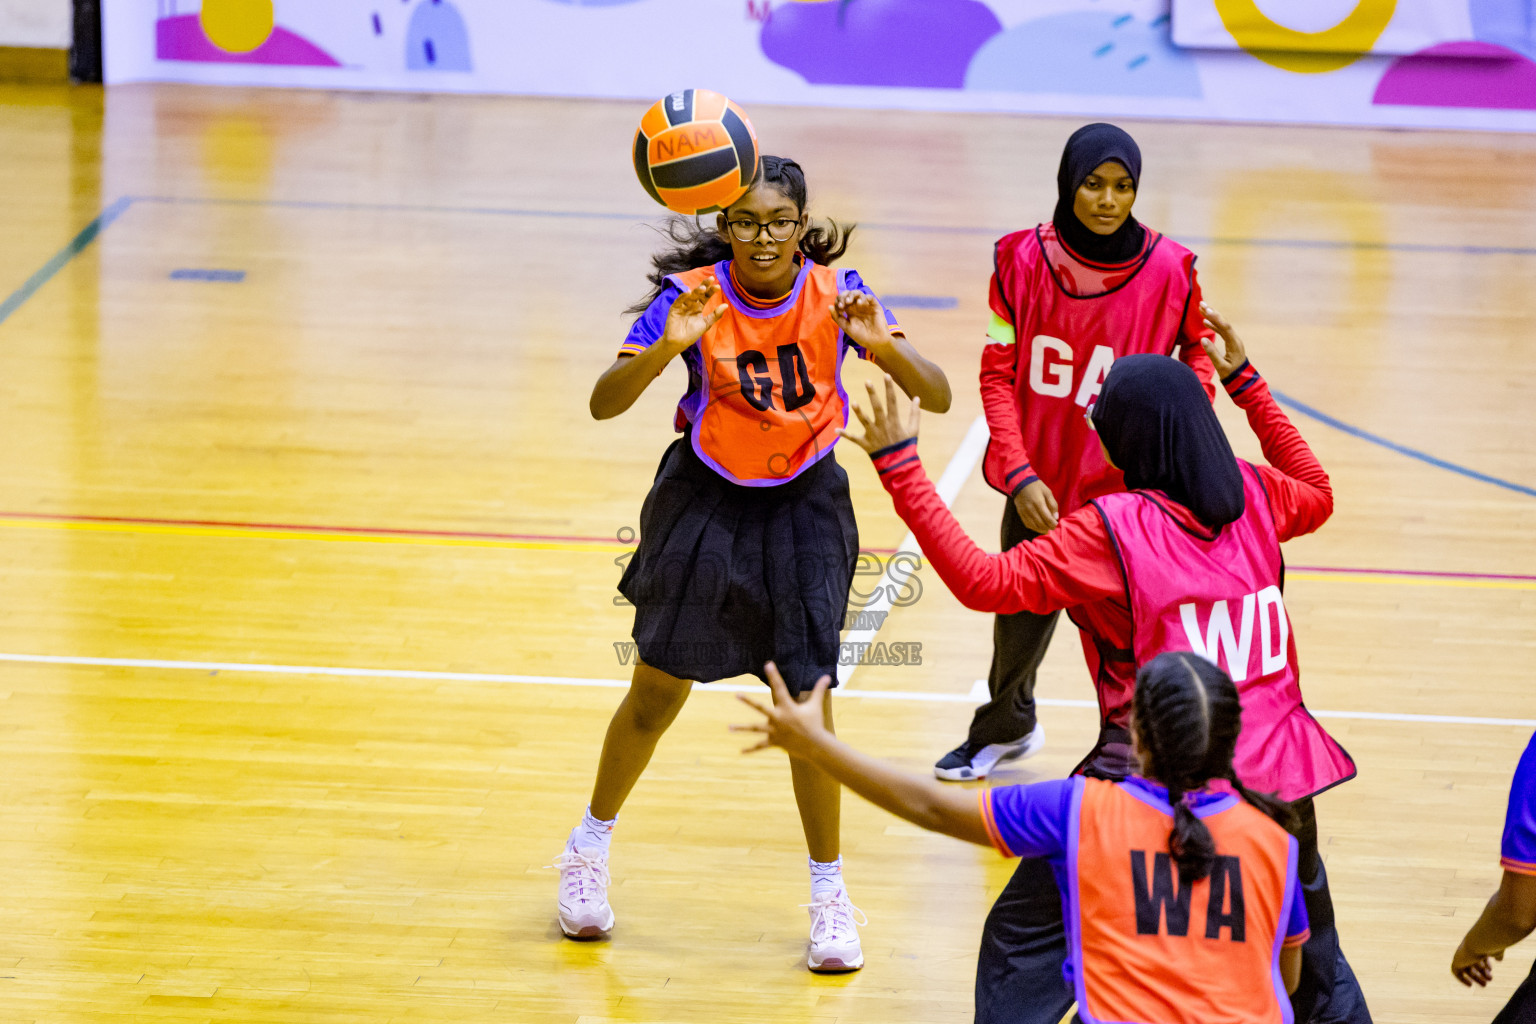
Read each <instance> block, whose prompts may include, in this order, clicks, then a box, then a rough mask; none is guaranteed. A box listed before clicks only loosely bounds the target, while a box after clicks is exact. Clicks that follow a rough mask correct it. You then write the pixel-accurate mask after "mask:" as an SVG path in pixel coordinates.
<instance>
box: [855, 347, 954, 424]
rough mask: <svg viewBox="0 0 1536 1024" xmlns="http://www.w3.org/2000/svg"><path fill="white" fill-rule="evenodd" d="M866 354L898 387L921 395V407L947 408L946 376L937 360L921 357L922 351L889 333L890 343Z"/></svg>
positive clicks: (936, 410)
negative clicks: (935, 361)
mask: <svg viewBox="0 0 1536 1024" xmlns="http://www.w3.org/2000/svg"><path fill="white" fill-rule="evenodd" d="M870 355H872V356H873V357H874V361H875V365H876V366H878V367H880V369H882V370H884V371H885V372H886V373H889V374H890V375H891V378H892V379H893V380H895V381H896V383H897V385H898V386H900V388H901V390H903V391H905V392H906V393H907V394H909V395H911V396H913V397H914V398H920V399H922V403H923V408H924V409H927V410H928V411H930V412H948V411H949V404H950V401H951V398H952V396H951V395H950V391H949V378H948V377H946V376H945V375H944V371H943V370H941V369H939V366H938V364H937V363H934V362H933V361H932V360H930V359H924V358H923V355H922V353H920V352H918V351H917V349H915V348H913V347H912V343H911V342H909V341H908V340H907V339H906V338H902V337H892V338H891V341H890V344H888V345H884V346H882V347H881V348H880V350H879V351H877V352H871V353H870Z"/></svg>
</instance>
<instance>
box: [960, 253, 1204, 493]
mask: <svg viewBox="0 0 1536 1024" xmlns="http://www.w3.org/2000/svg"><path fill="white" fill-rule="evenodd" d="M993 262H994V267H995V273H996V275H997V284H998V288H999V291H1000V293H1001V295H1002V297H1003V302H1004V303H1005V304H1006V305H1007V307H1008V311H1009V314H1010V319H1011V320H1012V322H1013V329H1014V348H1015V353H1014V359H1015V364H1014V365H1015V367H1016V368H1017V372H1016V373H1015V375H1014V388H1015V392H1014V393H1015V395H1016V396H1017V399H1018V403H1019V408H1020V410H1021V411H1022V413H1023V415H1022V417H1021V419H1022V426H1023V431H1024V447H1025V449H1026V450H1027V451H1028V452H1029V462H1030V466H1031V468H1032V469H1033V471H1034V473H1035V475H1036V476H1038V477H1039V478H1040V480H1041V482H1042V483H1044V484H1045V485H1046V486H1047V487H1049V488H1050V489H1051V493H1052V494H1054V495H1055V496H1056V501H1057V503H1058V504H1059V505H1060V507H1061V514H1062V515H1066V514H1067V513H1068V512H1072V511H1075V510H1076V509H1078V508H1080V507H1081V506H1082V504H1083V503H1084V502H1086V501H1087V500H1088V499H1090V498H1094V497H1097V496H1099V495H1101V494H1111V493H1113V492H1115V491H1123V490H1125V477H1124V476H1123V475H1122V474H1121V473H1120V471H1119V470H1117V469H1115V468H1114V467H1112V466H1110V464H1109V463H1108V462H1107V461H1105V459H1104V455H1103V453H1102V452H1101V451H1100V450H1099V443H1098V439H1097V438H1095V437H1094V435H1093V432H1092V431H1090V430H1089V429H1088V425H1087V424H1086V423H1085V422H1084V420H1083V412H1084V410H1085V409H1086V408H1087V406H1088V403H1089V402H1090V401H1092V400H1093V399H1094V398H1095V397H1096V396H1097V395H1098V393H1099V390H1100V388H1102V387H1103V384H1104V377H1105V375H1106V374H1108V373H1109V368H1110V366H1111V364H1113V363H1114V361H1115V360H1116V359H1118V358H1120V357H1121V356H1126V355H1133V354H1136V353H1152V354H1155V355H1165V356H1166V355H1173V354H1174V350H1175V348H1176V346H1177V344H1178V339H1179V332H1180V330H1181V329H1182V328H1183V324H1184V316H1185V313H1186V311H1187V308H1188V306H1189V300H1190V297H1191V296H1192V295H1193V294H1194V268H1195V256H1194V253H1192V252H1190V251H1189V250H1188V249H1186V248H1184V247H1183V246H1181V245H1179V244H1178V243H1177V242H1175V241H1173V240H1172V239H1170V238H1167V237H1165V236H1163V235H1159V234H1158V233H1157V232H1156V231H1153V230H1152V229H1151V228H1147V242H1146V246H1145V248H1144V249H1143V250H1142V253H1141V255H1140V256H1139V257H1138V258H1137V259H1135V260H1133V261H1131V262H1129V263H1126V264H1122V265H1119V266H1115V267H1100V266H1096V265H1094V264H1092V263H1088V262H1085V261H1083V260H1081V259H1079V258H1078V257H1077V256H1075V255H1074V254H1073V253H1072V252H1071V251H1070V250H1068V249H1067V247H1066V246H1064V245H1062V243H1061V241H1060V240H1059V239H1058V238H1057V237H1056V228H1055V227H1054V226H1053V225H1050V224H1042V225H1040V226H1039V227H1036V228H1033V229H1031V230H1029V231H1018V232H1015V233H1013V234H1011V235H1008V236H1006V237H1005V238H1003V239H1002V240H1001V241H999V242H998V243H997V249H996V252H995V254H994V257H993ZM996 463H997V460H995V459H994V458H993V457H992V455H991V452H990V450H989V451H988V457H987V459H986V460H985V461H984V462H983V463H982V470H983V473H984V475H985V476H986V479H987V483H989V484H991V485H992V487H994V488H995V489H997V490H999V491H1001V492H1002V493H1004V494H1010V493H1012V491H1013V487H1014V485H1016V484H1017V480H1013V481H1009V480H1007V479H1005V477H1006V474H1007V473H1008V470H1009V467H1008V466H1004V465H1001V464H996Z"/></svg>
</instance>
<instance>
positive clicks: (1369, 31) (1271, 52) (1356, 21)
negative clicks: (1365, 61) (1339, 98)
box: [1216, 0, 1397, 74]
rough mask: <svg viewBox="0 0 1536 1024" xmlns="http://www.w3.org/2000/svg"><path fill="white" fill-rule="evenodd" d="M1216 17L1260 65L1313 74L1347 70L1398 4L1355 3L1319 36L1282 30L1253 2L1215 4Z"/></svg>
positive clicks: (1390, 0)
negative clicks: (1346, 13)
mask: <svg viewBox="0 0 1536 1024" xmlns="http://www.w3.org/2000/svg"><path fill="white" fill-rule="evenodd" d="M1216 13H1217V14H1219V15H1221V23H1222V24H1223V25H1225V26H1226V27H1227V31H1228V32H1230V33H1232V38H1233V39H1235V40H1237V45H1239V46H1241V47H1242V48H1243V49H1244V50H1246V51H1248V52H1249V53H1251V54H1253V55H1254V56H1255V57H1257V58H1258V59H1259V60H1261V61H1263V62H1264V63H1266V64H1271V65H1273V66H1275V67H1277V68H1283V69H1284V70H1286V71H1296V72H1299V73H1301V74H1318V73H1320V72H1323V71H1337V70H1338V69H1339V68H1342V67H1347V66H1348V65H1350V64H1353V63H1354V62H1355V61H1357V60H1359V59H1360V56H1361V55H1362V54H1365V53H1369V52H1370V51H1371V47H1373V46H1375V45H1376V40H1377V39H1379V38H1381V33H1382V32H1383V31H1384V30H1385V29H1386V27H1387V23H1388V22H1390V21H1391V20H1392V16H1393V15H1394V14H1396V13H1397V0H1359V3H1357V4H1356V5H1355V9H1354V10H1352V11H1350V12H1349V14H1348V16H1347V17H1345V19H1344V20H1343V21H1341V22H1339V23H1338V24H1337V25H1335V26H1333V27H1332V28H1325V29H1323V30H1322V31H1321V32H1298V31H1296V30H1295V29H1293V28H1286V27H1285V26H1284V25H1281V24H1279V23H1277V22H1276V21H1274V20H1273V19H1272V18H1270V17H1269V15H1267V14H1265V13H1264V12H1263V11H1261V10H1259V5H1258V4H1257V3H1255V2H1254V0H1216Z"/></svg>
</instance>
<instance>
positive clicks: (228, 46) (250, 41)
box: [155, 0, 341, 67]
mask: <svg viewBox="0 0 1536 1024" xmlns="http://www.w3.org/2000/svg"><path fill="white" fill-rule="evenodd" d="M161 6H162V7H163V8H164V9H165V13H164V14H163V15H161V16H160V17H159V18H157V19H156V21H155V56H156V57H157V58H158V59H160V60H182V61H202V62H206V63H225V64H285V65H289V66H311V67H340V66H341V62H340V61H338V60H337V59H336V58H334V57H332V56H331V55H330V54H328V53H326V52H325V51H324V50H322V49H321V48H320V47H318V46H316V45H315V44H314V43H312V42H310V41H309V40H308V39H305V38H304V37H303V36H300V35H298V34H297V33H294V32H290V31H289V30H288V29H286V28H283V27H282V26H281V25H278V24H277V22H276V19H275V17H274V14H273V10H272V0H203V4H202V8H201V9H200V10H199V11H198V12H197V13H195V14H181V13H179V12H178V10H177V4H176V0H170V2H169V3H164V4H162V5H161Z"/></svg>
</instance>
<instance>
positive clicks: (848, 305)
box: [832, 291, 891, 354]
mask: <svg viewBox="0 0 1536 1024" xmlns="http://www.w3.org/2000/svg"><path fill="white" fill-rule="evenodd" d="M832 322H833V323H835V324H837V326H838V327H840V328H842V331H843V333H844V334H846V335H848V337H850V338H852V339H853V340H854V341H855V342H857V343H858V344H859V347H860V348H862V349H864V351H866V352H869V353H871V354H874V353H876V352H878V351H880V350H881V349H882V348H884V347H885V346H886V345H889V344H890V343H891V329H890V326H889V325H888V324H886V322H885V310H883V309H881V308H880V303H879V302H877V301H875V297H874V296H873V295H870V294H869V293H868V292H855V291H846V292H838V293H837V301H836V302H834V303H833V304H832Z"/></svg>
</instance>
